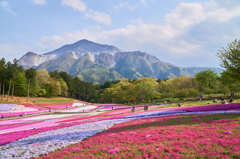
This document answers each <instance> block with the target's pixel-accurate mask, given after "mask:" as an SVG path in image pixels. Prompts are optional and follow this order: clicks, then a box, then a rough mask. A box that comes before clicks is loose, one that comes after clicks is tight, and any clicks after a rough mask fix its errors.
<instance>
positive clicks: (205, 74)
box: [195, 70, 218, 93]
mask: <svg viewBox="0 0 240 159" xmlns="http://www.w3.org/2000/svg"><path fill="white" fill-rule="evenodd" d="M195 78H196V80H197V82H198V85H199V88H200V90H201V91H203V92H206V93H210V92H211V91H213V92H214V91H216V89H217V86H218V75H217V73H216V72H214V71H212V70H206V71H201V72H199V73H197V74H196V75H195Z"/></svg>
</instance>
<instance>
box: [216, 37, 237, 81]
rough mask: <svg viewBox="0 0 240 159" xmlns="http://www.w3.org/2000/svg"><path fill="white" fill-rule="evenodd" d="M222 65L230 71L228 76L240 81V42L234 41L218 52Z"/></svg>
mask: <svg viewBox="0 0 240 159" xmlns="http://www.w3.org/2000/svg"><path fill="white" fill-rule="evenodd" d="M218 57H219V58H220V60H221V65H222V67H224V68H225V69H226V70H227V71H228V75H229V76H231V77H232V78H233V79H235V80H238V81H240V40H234V41H233V42H232V43H230V44H228V46H227V48H223V49H221V50H220V51H219V52H218Z"/></svg>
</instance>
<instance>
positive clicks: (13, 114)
mask: <svg viewBox="0 0 240 159" xmlns="http://www.w3.org/2000/svg"><path fill="white" fill-rule="evenodd" d="M47 111H48V110H40V111H30V112H17V113H0V117H1V118H6V117H16V116H23V115H31V114H38V113H43V112H47Z"/></svg>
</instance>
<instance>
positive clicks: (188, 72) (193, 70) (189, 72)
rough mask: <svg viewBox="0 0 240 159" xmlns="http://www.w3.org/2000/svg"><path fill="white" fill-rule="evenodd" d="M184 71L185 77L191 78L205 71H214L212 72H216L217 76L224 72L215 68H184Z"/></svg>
mask: <svg viewBox="0 0 240 159" xmlns="http://www.w3.org/2000/svg"><path fill="white" fill-rule="evenodd" d="M182 70H183V72H184V73H183V74H184V75H185V76H191V77H193V76H194V75H195V74H196V73H198V72H201V71H204V70H212V71H215V72H216V73H217V74H220V73H221V72H222V71H223V70H222V69H221V68H213V67H184V68H182Z"/></svg>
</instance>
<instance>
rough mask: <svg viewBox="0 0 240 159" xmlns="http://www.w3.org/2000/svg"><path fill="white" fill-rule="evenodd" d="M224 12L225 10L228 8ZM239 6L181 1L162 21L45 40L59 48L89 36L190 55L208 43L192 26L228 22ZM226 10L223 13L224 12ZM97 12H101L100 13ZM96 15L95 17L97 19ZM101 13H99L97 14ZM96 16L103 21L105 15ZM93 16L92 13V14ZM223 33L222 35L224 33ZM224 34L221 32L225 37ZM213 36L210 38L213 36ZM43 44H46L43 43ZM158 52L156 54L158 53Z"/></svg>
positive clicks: (127, 44) (123, 44)
mask: <svg viewBox="0 0 240 159" xmlns="http://www.w3.org/2000/svg"><path fill="white" fill-rule="evenodd" d="M227 10H229V11H228V12H227V13H226V14H224V15H222V12H221V11H224V12H225V11H227ZM238 10H239V9H238V8H237V7H233V8H230V9H226V8H224V7H222V6H219V5H218V4H217V3H215V2H211V3H210V2H209V3H180V4H179V5H178V6H177V7H176V8H175V9H174V10H172V11H171V12H169V13H168V14H166V15H165V18H164V22H163V23H162V24H148V23H145V22H143V21H142V20H138V21H135V22H133V23H131V24H128V25H126V26H124V27H121V28H115V29H111V30H102V29H98V30H94V29H86V30H80V31H76V32H70V33H65V34H63V35H54V36H46V37H44V38H42V40H41V43H42V44H44V46H49V44H50V43H51V46H52V48H57V47H59V46H61V45H63V44H66V43H72V42H74V41H77V40H80V39H83V38H85V39H89V40H93V41H96V42H103V43H109V44H115V45H119V44H120V46H124V47H123V48H125V49H131V50H132V49H141V48H142V46H146V47H147V48H149V47H152V48H156V49H155V50H159V52H165V54H168V55H169V56H179V55H181V56H185V57H186V56H189V55H193V54H196V53H201V51H202V50H203V48H204V47H205V46H202V45H203V44H205V45H206V43H203V42H199V41H198V40H193V39H194V37H191V38H190V39H189V37H187V35H188V33H189V30H191V29H192V28H193V27H194V26H196V25H199V24H201V23H208V24H209V25H211V24H216V23H225V22H227V21H229V20H231V19H232V18H234V17H238V16H240V15H239V11H238ZM224 12H223V13H224ZM96 15H97V14H96ZM93 17H95V16H92V19H94V18H93ZM96 17H97V16H96ZM96 17H95V19H94V20H96V21H98V22H102V23H105V24H108V23H110V22H103V21H102V17H103V16H99V17H100V18H99V19H97V18H96ZM89 18H90V17H89ZM223 34H224V33H222V34H221V35H223ZM221 35H220V34H219V35H217V36H218V37H221ZM209 40H210V39H209ZM42 46H43V45H42ZM155 55H156V54H155Z"/></svg>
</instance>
